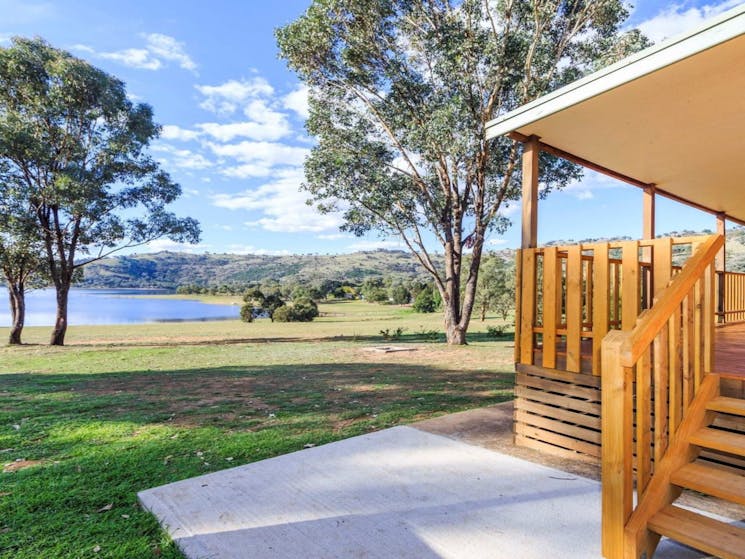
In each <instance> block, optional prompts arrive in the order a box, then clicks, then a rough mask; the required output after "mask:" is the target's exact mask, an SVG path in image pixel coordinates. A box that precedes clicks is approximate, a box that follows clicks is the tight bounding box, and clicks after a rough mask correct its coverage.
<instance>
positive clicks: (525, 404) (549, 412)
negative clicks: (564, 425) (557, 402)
mask: <svg viewBox="0 0 745 559" xmlns="http://www.w3.org/2000/svg"><path fill="white" fill-rule="evenodd" d="M515 409H517V410H521V411H525V412H528V413H533V414H537V415H543V416H545V417H551V418H553V419H558V420H559V421H566V422H569V423H574V424H575V425H582V426H583V427H589V428H590V429H597V430H598V431H599V430H600V417H598V416H595V415H590V414H589V413H580V412H576V411H572V410H567V409H563V408H559V407H557V406H549V405H546V404H539V403H538V402H531V401H529V400H526V399H524V398H519V399H518V400H517V401H516V402H515Z"/></svg>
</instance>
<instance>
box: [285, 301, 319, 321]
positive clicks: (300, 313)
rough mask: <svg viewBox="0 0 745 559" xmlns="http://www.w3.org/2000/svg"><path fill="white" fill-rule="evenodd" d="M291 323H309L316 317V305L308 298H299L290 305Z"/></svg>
mask: <svg viewBox="0 0 745 559" xmlns="http://www.w3.org/2000/svg"><path fill="white" fill-rule="evenodd" d="M290 315H291V316H292V317H293V318H292V320H291V322H310V321H311V320H313V319H314V318H315V317H317V316H318V305H316V304H315V302H314V301H313V300H312V299H311V298H310V297H301V298H299V299H298V300H297V301H295V302H294V303H293V304H292V307H291V308H290Z"/></svg>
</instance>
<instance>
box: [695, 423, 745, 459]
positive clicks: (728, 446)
mask: <svg viewBox="0 0 745 559" xmlns="http://www.w3.org/2000/svg"><path fill="white" fill-rule="evenodd" d="M689 442H690V443H691V444H695V445H696V446H700V447H702V448H711V449H712V450H718V451H720V452H728V453H729V454H735V455H737V456H745V435H742V434H738V433H731V432H729V431H722V430H720V429H711V428H708V427H706V428H704V429H699V430H698V431H696V432H695V433H694V434H693V435H691V438H690V441H689Z"/></svg>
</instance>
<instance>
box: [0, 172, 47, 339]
mask: <svg viewBox="0 0 745 559" xmlns="http://www.w3.org/2000/svg"><path fill="white" fill-rule="evenodd" d="M2 170H3V169H2V166H0V271H2V275H3V279H4V280H5V285H6V287H7V289H8V299H9V303H10V317H11V325H10V334H9V336H8V343H9V344H11V345H15V344H20V343H21V335H22V333H23V327H24V324H25V321H26V291H27V290H28V289H29V288H30V287H40V286H41V285H42V283H43V281H44V278H45V276H46V274H45V273H44V260H43V254H42V246H41V243H40V241H39V237H38V235H37V231H36V227H35V222H34V216H33V214H32V213H31V212H30V211H29V208H28V207H27V206H25V207H24V206H23V205H22V203H21V204H19V201H18V200H17V199H16V198H15V196H14V190H13V188H12V185H11V184H8V182H6V181H5V180H3V179H4V178H5V177H4V176H3V172H2Z"/></svg>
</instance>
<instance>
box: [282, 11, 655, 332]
mask: <svg viewBox="0 0 745 559" xmlns="http://www.w3.org/2000/svg"><path fill="white" fill-rule="evenodd" d="M626 16H627V12H626V10H625V8H624V5H623V2H621V1H618V0H592V1H588V2H583V1H565V2H559V1H545V0H534V1H524V0H498V1H497V0H462V1H455V0H452V1H451V0H314V1H313V3H312V4H311V6H310V7H309V8H308V10H307V11H306V12H305V14H303V15H302V16H301V17H300V18H299V19H297V20H296V21H294V22H293V23H290V24H289V25H287V26H286V27H283V28H281V29H278V30H277V32H276V36H277V41H278V44H279V49H280V55H281V56H282V57H283V58H284V59H285V60H286V61H287V63H288V65H289V66H290V68H292V69H293V70H295V71H296V72H297V73H298V75H299V76H300V77H301V79H302V80H303V81H304V82H306V83H307V85H308V86H309V91H310V97H309V101H310V118H309V119H308V121H307V123H306V127H307V129H308V131H309V133H310V134H311V135H312V136H314V137H315V138H316V140H317V143H316V145H315V147H314V148H313V149H312V151H311V154H310V156H309V157H308V159H307V160H306V164H305V176H306V181H305V183H304V185H303V187H304V188H305V189H306V190H307V191H308V192H309V193H310V194H311V198H312V199H313V200H314V202H315V203H316V204H317V206H318V208H319V209H320V210H321V211H326V212H328V211H343V213H344V219H345V222H344V225H343V226H342V229H344V230H347V231H351V232H353V233H355V234H358V235H362V234H365V233H367V232H369V231H372V230H376V231H378V232H380V233H382V234H383V235H394V236H398V237H399V238H401V239H402V241H403V242H404V243H405V244H406V245H407V246H408V248H409V249H410V250H411V251H412V252H413V253H414V254H415V255H416V257H417V258H418V259H419V262H420V263H421V265H422V266H423V267H424V268H425V269H426V270H427V271H428V272H429V273H430V274H431V276H432V277H433V280H434V283H435V285H436V286H437V289H438V290H439V291H440V294H441V295H442V300H443V308H444V318H445V329H446V335H447V340H448V343H450V344H463V343H466V332H467V330H468V325H469V321H470V318H471V311H472V309H473V305H474V297H475V293H476V285H477V279H478V271H479V265H480V262H481V253H482V250H483V248H484V243H485V242H486V240H487V238H488V235H489V234H491V233H501V232H503V231H504V230H505V229H506V228H507V227H508V226H509V223H510V222H509V219H508V217H507V214H506V213H505V210H506V209H507V208H508V207H509V205H510V204H514V202H515V201H516V200H517V199H518V197H519V193H520V189H519V183H520V179H521V176H520V168H519V166H518V161H519V157H520V148H519V147H518V146H516V145H515V144H513V143H512V142H510V141H509V140H506V139H503V138H497V139H494V140H490V141H486V140H485V134H484V133H485V125H486V123H487V122H488V121H489V120H491V119H493V118H495V117H496V116H498V115H500V114H502V113H504V112H506V111H508V110H510V109H512V108H515V107H517V106H519V105H521V104H523V103H525V102H527V101H529V100H531V99H533V98H536V97H538V96H540V95H541V94H544V93H546V92H548V91H550V90H553V89H555V88H557V87H559V86H561V85H563V84H565V83H568V82H570V81H573V80H575V79H577V78H578V77H579V76H580V75H581V74H582V73H583V72H586V71H588V70H592V69H595V68H597V67H598V66H599V65H602V64H605V63H608V62H611V61H613V60H615V59H617V58H620V57H621V56H624V55H626V54H628V53H629V52H632V51H634V50H637V49H639V48H641V47H643V46H645V45H646V41H645V39H644V38H643V37H642V36H641V35H640V34H639V33H638V32H635V31H633V32H629V33H625V34H621V33H619V26H620V24H621V22H623V21H624V19H625V18H626ZM579 176H580V171H579V170H578V169H577V168H576V167H575V166H573V165H571V164H569V163H567V162H565V161H560V160H557V159H555V158H551V157H549V156H542V175H541V180H542V183H541V185H540V187H541V195H542V196H545V195H546V194H547V193H548V192H549V191H550V190H552V189H555V188H561V187H563V186H565V185H566V184H567V183H569V182H570V181H572V180H575V179H577V178H578V177H579ZM438 245H439V247H441V248H438V250H442V251H443V252H444V266H441V267H438V266H437V265H436V264H435V262H434V259H433V258H432V257H431V256H432V255H431V250H432V249H431V247H433V246H438ZM468 251H470V252H471V255H472V258H470V259H465V258H464V256H466V254H467V253H468Z"/></svg>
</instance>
